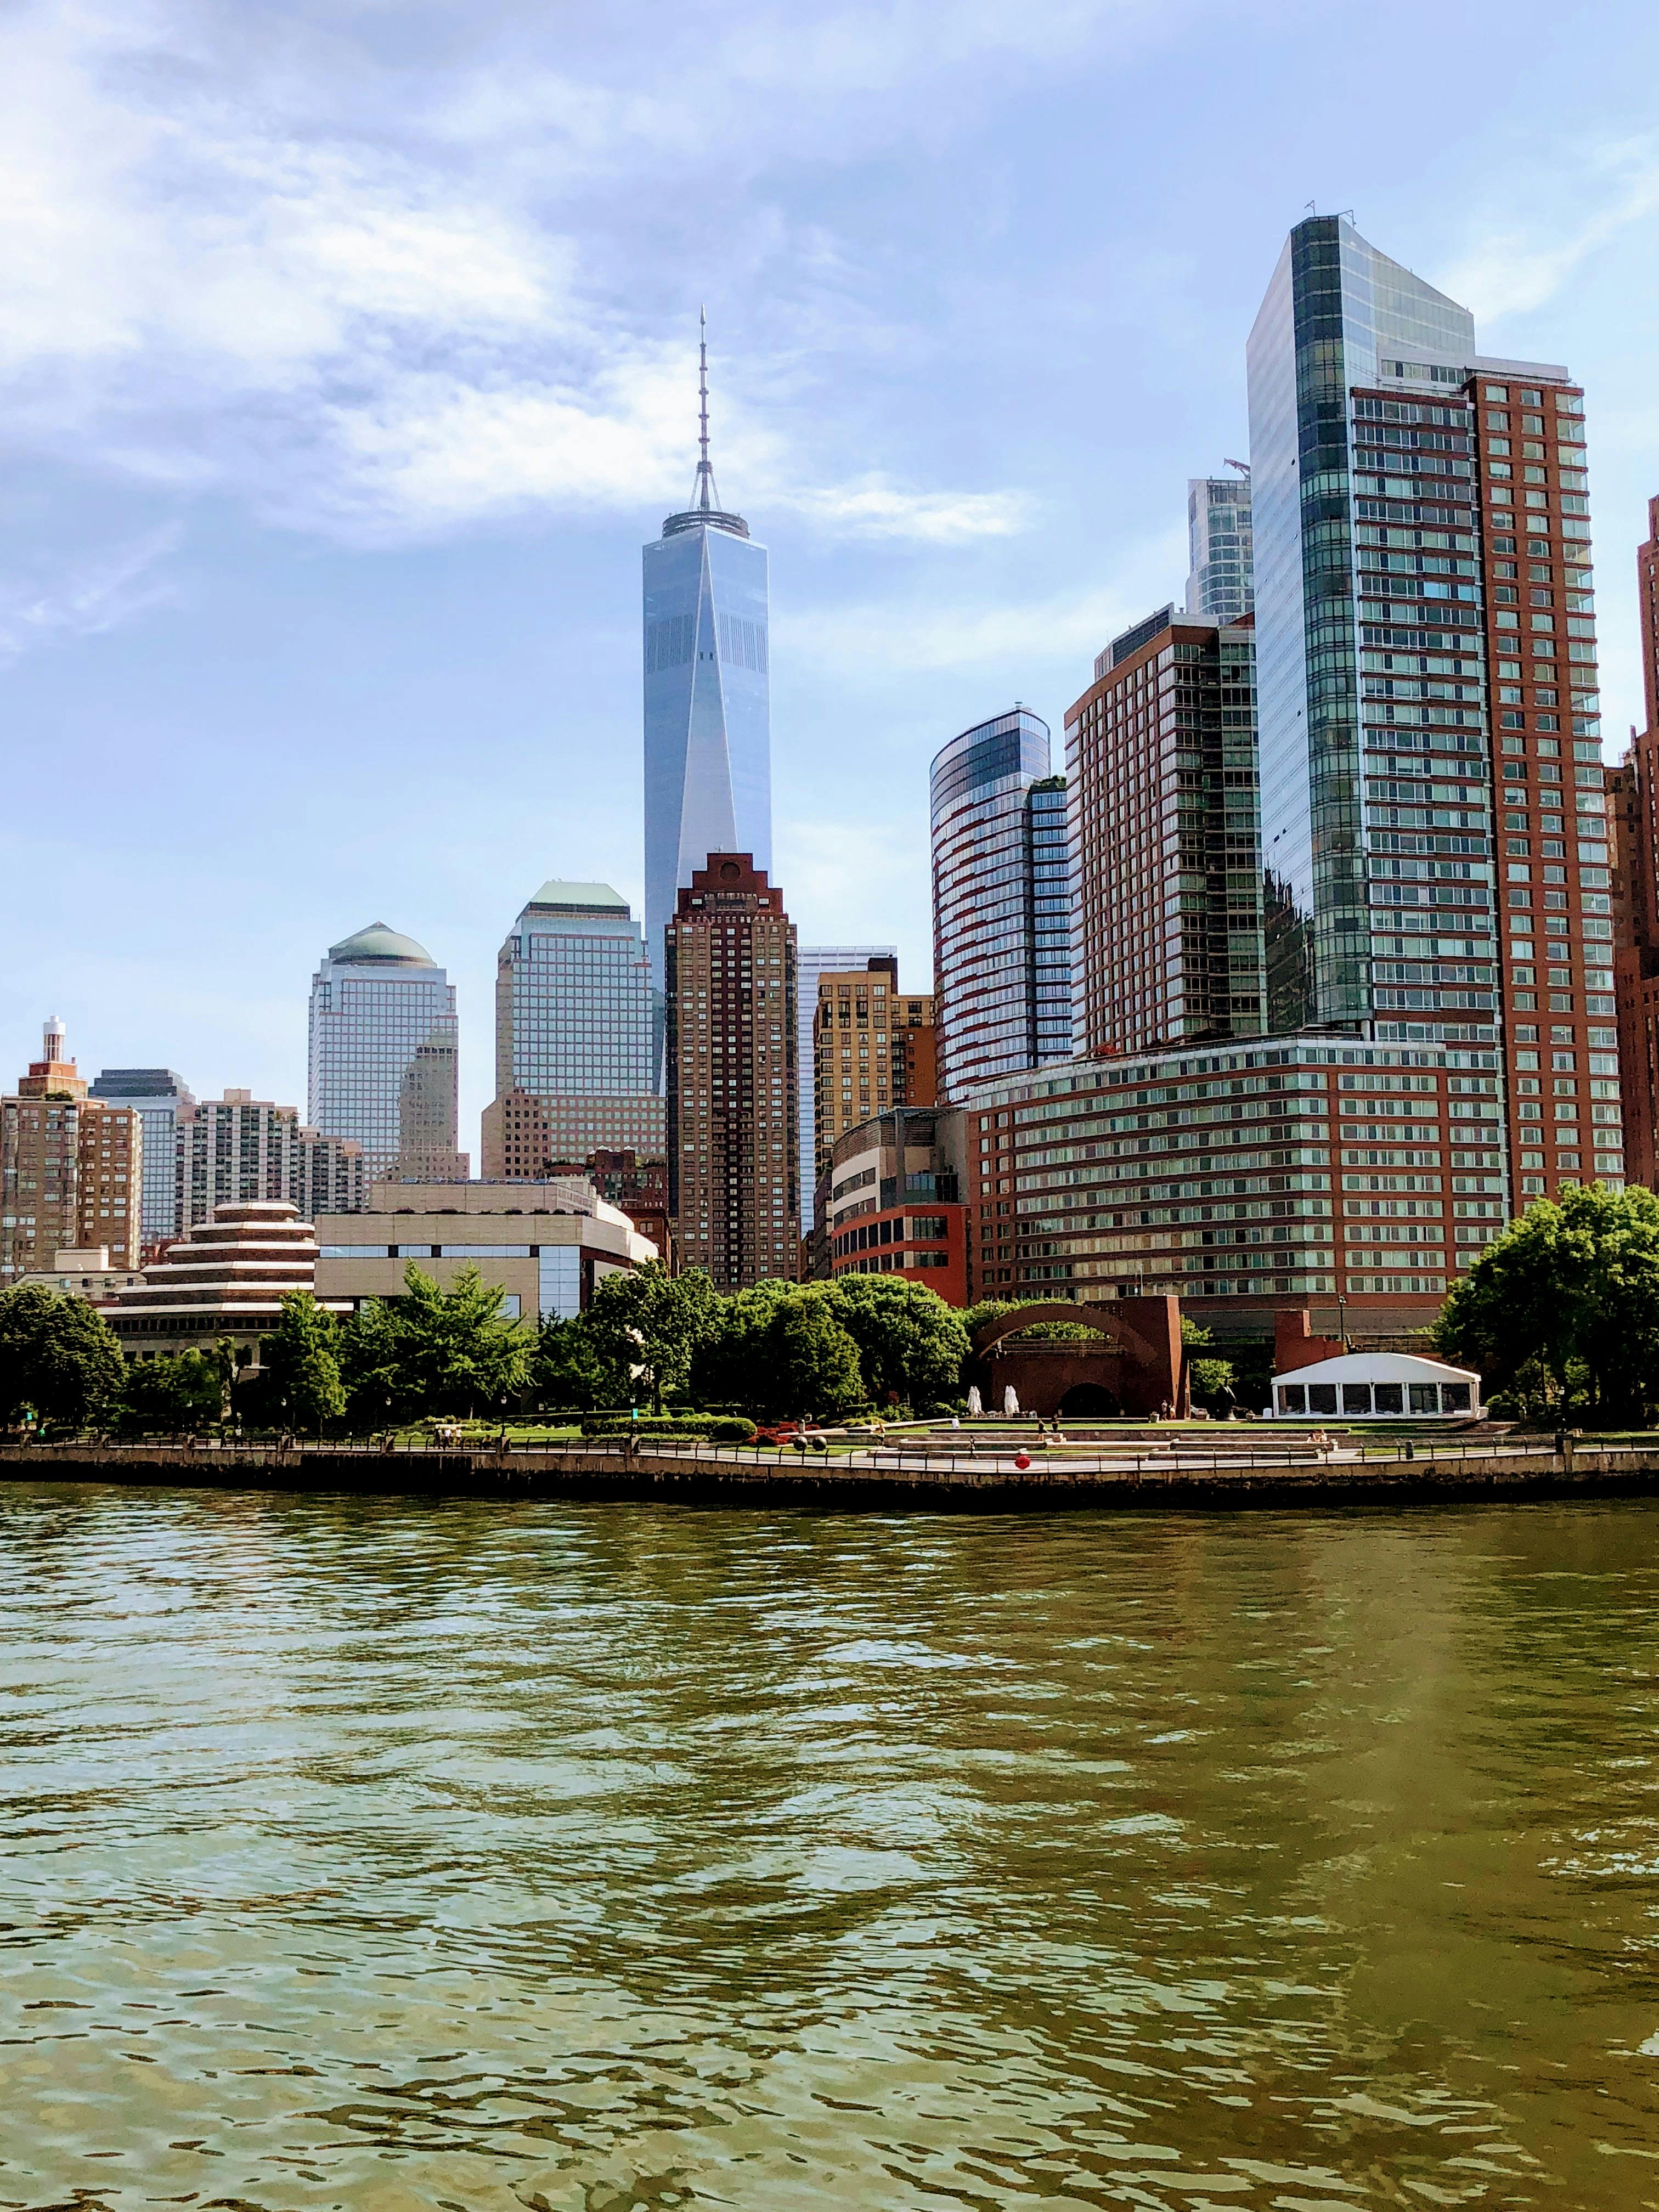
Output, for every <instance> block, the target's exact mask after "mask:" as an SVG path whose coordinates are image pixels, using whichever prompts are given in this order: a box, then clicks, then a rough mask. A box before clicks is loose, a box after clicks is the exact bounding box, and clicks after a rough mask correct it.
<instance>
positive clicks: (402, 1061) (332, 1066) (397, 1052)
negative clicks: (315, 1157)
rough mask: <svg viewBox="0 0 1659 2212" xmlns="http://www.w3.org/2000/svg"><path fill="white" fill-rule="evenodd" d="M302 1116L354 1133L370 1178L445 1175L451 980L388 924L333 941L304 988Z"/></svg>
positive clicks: (441, 1178)
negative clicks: (306, 1035)
mask: <svg viewBox="0 0 1659 2212" xmlns="http://www.w3.org/2000/svg"><path fill="white" fill-rule="evenodd" d="M310 1042H311V1052H310V1083H309V1088H308V1093H307V1097H308V1104H307V1120H308V1121H309V1122H310V1124H311V1126H312V1127H313V1128H316V1129H319V1130H320V1131H322V1133H324V1135H325V1136H330V1137H355V1138H356V1140H357V1142H358V1143H359V1144H360V1145H361V1146H362V1148H363V1162H364V1166H365V1169H366V1170H367V1172H368V1175H369V1176H396V1177H398V1178H399V1179H400V1180H403V1181H413V1182H453V1180H454V1179H455V1178H456V1177H457V1176H463V1177H464V1176H465V1174H466V1171H467V1160H466V1158H465V1154H463V1153H461V1152H457V1150H456V1148H455V1147H456V1136H457V1122H458V1108H457V1069H456V1058H457V1050H458V1033H457V1025H456V1019H455V987H454V985H453V983H451V981H449V979H448V977H447V975H445V973H444V971H443V969H441V968H440V967H439V966H437V964H436V963H435V962H434V960H433V957H432V956H431V954H430V953H429V952H428V951H426V950H425V949H424V947H423V946H422V945H417V944H416V942H415V940H414V939H413V938H412V937H404V936H403V935H401V934H400V933H399V932H398V931H397V930H395V929H388V928H387V927H386V924H385V922H383V921H376V922H371V923H370V924H369V926H368V928H367V929H360V930H359V931H358V932H357V933H356V936H355V937H348V938H346V939H343V940H342V942H341V943H340V944H338V945H330V947H329V949H328V952H327V955H326V957H325V958H324V959H323V960H322V961H321V962H319V965H318V969H317V973H316V975H315V976H314V977H313V980H312V986H311V1040H310Z"/></svg>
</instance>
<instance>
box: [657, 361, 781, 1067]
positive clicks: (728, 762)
mask: <svg viewBox="0 0 1659 2212" xmlns="http://www.w3.org/2000/svg"><path fill="white" fill-rule="evenodd" d="M701 395H702V411H701V436H700V439H699V450H700V455H701V458H700V459H699V460H698V463H697V473H696V484H695V486H694V488H693V491H692V503H691V505H690V507H688V508H687V509H685V511H684V513H679V514H671V515H670V516H669V517H668V519H667V520H666V521H665V523H664V524H663V526H662V536H661V537H660V538H659V539H657V540H656V541H655V543H654V544H649V545H647V547H646V548H645V551H644V568H645V579H644V580H645V607H644V615H645V632H644V646H645V933H646V949H647V954H648V957H649V959H650V964H651V980H652V985H653V989H654V990H655V992H656V993H657V994H658V1000H657V1003H658V1005H659V1006H660V1004H661V993H662V989H663V983H664V973H665V968H664V959H665V956H664V939H663V932H664V930H665V928H666V927H667V925H668V924H669V922H671V921H672V920H673V918H674V914H675V908H676V904H677V902H678V896H679V893H680V891H681V890H684V889H685V888H687V887H689V886H690V882H691V878H692V875H693V872H695V871H696V869H698V868H701V867H702V866H704V865H705V864H706V863H707V861H708V856H709V854H711V853H746V854H749V855H750V858H751V860H753V863H754V865H755V866H756V867H757V869H759V870H760V871H761V872H763V873H765V872H768V871H769V869H770V867H771V865H772V723H771V688H770V683H769V673H768V668H769V649H770V641H769V635H768V601H767V562H766V549H765V547H764V546H763V545H757V544H756V543H755V541H754V540H753V538H750V535H749V525H748V524H747V523H746V522H745V521H744V519H743V517H742V516H741V515H740V514H732V513H729V512H727V511H726V509H724V508H722V507H720V503H719V497H718V495H717V493H716V491H715V489H714V471H713V469H712V467H711V466H710V464H709V459H708V348H707V345H706V344H705V345H704V346H703V348H702V379H701ZM659 1033H660V1024H659ZM657 1058H658V1067H659V1070H660V1048H659V1050H658V1054H657Z"/></svg>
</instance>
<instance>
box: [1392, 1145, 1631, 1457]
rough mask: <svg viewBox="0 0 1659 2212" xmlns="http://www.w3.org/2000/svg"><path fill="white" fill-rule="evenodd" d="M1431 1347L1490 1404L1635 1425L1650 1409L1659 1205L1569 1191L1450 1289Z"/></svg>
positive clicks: (1598, 1187)
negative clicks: (1505, 1399)
mask: <svg viewBox="0 0 1659 2212" xmlns="http://www.w3.org/2000/svg"><path fill="white" fill-rule="evenodd" d="M1435 1342H1436V1345H1437V1347H1438V1349H1439V1350H1440V1352H1442V1353H1443V1355H1444V1357H1445V1358H1448V1359H1451V1360H1454V1361H1455V1362H1456V1363H1457V1364H1459V1365H1460V1366H1464V1367H1473V1368H1475V1369H1477V1370H1479V1371H1480V1376H1481V1377H1482V1379H1483V1381H1484V1383H1485V1384H1486V1394H1487V1395H1488V1396H1489V1397H1490V1396H1494V1395H1498V1394H1499V1393H1503V1394H1505V1395H1510V1396H1512V1397H1514V1398H1515V1399H1516V1400H1517V1401H1520V1402H1522V1403H1523V1404H1527V1405H1528V1406H1530V1407H1533V1408H1534V1410H1537V1411H1541V1412H1544V1411H1550V1412H1559V1411H1560V1410H1563V1409H1565V1408H1566V1407H1569V1406H1571V1405H1582V1406H1583V1407H1584V1409H1585V1410H1586V1411H1587V1412H1590V1413H1595V1415H1596V1416H1597V1417H1598V1418H1600V1419H1605V1420H1608V1421H1617V1420H1628V1421H1645V1420H1646V1419H1648V1418H1649V1416H1650V1413H1652V1411H1653V1410H1654V1407H1655V1406H1656V1402H1659V1199H1656V1198H1655V1196H1654V1195H1653V1194H1652V1192H1651V1191H1647V1190H1643V1189H1640V1188H1636V1187H1632V1188H1630V1189H1628V1190H1617V1191H1615V1190H1608V1189H1607V1188H1605V1187H1604V1186H1603V1185H1602V1184H1601V1183H1592V1184H1589V1185H1587V1186H1582V1187H1581V1186H1580V1185H1578V1184H1576V1183H1569V1184H1568V1185H1567V1186H1566V1187H1565V1189H1563V1190H1562V1192H1561V1193H1560V1195H1559V1198H1558V1199H1557V1200H1555V1201H1554V1202H1553V1203H1552V1202H1551V1201H1550V1200H1547V1199H1538V1200H1534V1203H1533V1204H1532V1205H1531V1206H1528V1209H1527V1211H1526V1212H1525V1213H1524V1214H1523V1215H1522V1218H1521V1219H1520V1220H1518V1221H1516V1222H1513V1223H1511V1225H1510V1227H1509V1228H1508V1229H1507V1230H1506V1231H1504V1235H1503V1236H1502V1237H1499V1238H1498V1242H1497V1243H1495V1244H1489V1245H1488V1246H1487V1247H1486V1250H1485V1251H1484V1252H1483V1253H1482V1254H1481V1255H1480V1258H1479V1259H1478V1260H1477V1261H1475V1263H1474V1266H1473V1267H1471V1268H1470V1270H1469V1272H1468V1274H1467V1275H1465V1276H1463V1277H1462V1279H1460V1280H1459V1281H1457V1282H1455V1283H1454V1284H1453V1285H1452V1287H1451V1290H1450V1291H1449V1293H1448V1294H1447V1297H1446V1302H1445V1304H1444V1305H1443V1307H1442V1308H1441V1310H1440V1318H1439V1321H1438V1322H1437V1325H1436V1328H1435Z"/></svg>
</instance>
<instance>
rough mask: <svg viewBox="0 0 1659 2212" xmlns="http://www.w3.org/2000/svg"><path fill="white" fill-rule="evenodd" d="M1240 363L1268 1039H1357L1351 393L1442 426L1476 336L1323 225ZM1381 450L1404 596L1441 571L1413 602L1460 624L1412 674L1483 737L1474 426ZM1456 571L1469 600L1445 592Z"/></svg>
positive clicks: (1364, 247) (1482, 826) (1412, 437)
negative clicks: (1398, 519)
mask: <svg viewBox="0 0 1659 2212" xmlns="http://www.w3.org/2000/svg"><path fill="white" fill-rule="evenodd" d="M1247 359H1248V366H1249V405H1250V469H1251V482H1250V492H1251V509H1252V522H1253V537H1254V553H1255V637H1256V695H1257V714H1258V721H1259V728H1260V743H1261V844H1262V872H1263V889H1264V902H1263V925H1264V931H1265V937H1266V946H1267V1025H1268V1028H1269V1029H1270V1030H1272V1031H1273V1032H1275V1033H1282V1032H1284V1031H1286V1030H1296V1029H1298V1028H1301V1027H1303V1026H1304V1025H1307V1024H1318V1025H1320V1026H1329V1027H1335V1028H1343V1029H1353V1028H1358V1027H1359V1026H1361V1025H1363V1024H1365V1023H1367V1022H1368V1021H1369V1020H1370V1017H1371V1014H1372V1012H1373V1000H1372V980H1373V979H1372V975H1371V958H1372V946H1371V933H1372V922H1371V904H1372V889H1371V882H1370V877H1369V875H1368V865H1367V864H1368V851H1367V836H1366V817H1365V797H1364V776H1363V772H1362V766H1361V713H1360V704H1361V702H1360V692H1361V676H1362V657H1363V656H1364V643H1365V641H1364V638H1363V637H1362V635H1361V631H1362V619H1363V617H1362V608H1361V605H1360V601H1359V593H1358V590H1357V588H1356V586H1357V574H1356V568H1357V553H1358V548H1359V543H1360V538H1361V536H1362V534H1363V535H1364V536H1366V537H1368V538H1369V537H1374V536H1375V532H1372V531H1370V530H1369V529H1367V530H1365V531H1364V532H1362V531H1361V518H1360V516H1359V514H1358V513H1357V511H1356V501H1357V498H1358V489H1359V487H1358V481H1357V477H1356V472H1355V471H1356V453H1355V448H1356V445H1357V443H1358V439H1357V432H1358V428H1359V425H1360V410H1359V405H1358V400H1357V398H1356V394H1357V392H1360V391H1378V392H1390V393H1395V394H1399V395H1400V396H1401V398H1402V399H1403V398H1407V396H1409V397H1410V398H1412V399H1413V402H1420V403H1425V404H1428V406H1429V407H1430V410H1431V411H1432V410H1433V403H1434V398H1435V395H1436V394H1437V393H1438V394H1439V395H1440V398H1441V400H1442V401H1443V403H1447V404H1442V406H1441V407H1440V410H1439V411H1440V412H1441V413H1442V414H1443V415H1445V416H1448V418H1449V416H1450V414H1451V412H1452V411H1454V406H1455V404H1456V403H1459V401H1460V396H1461V389H1462V386H1463V385H1464V382H1465V380H1466V379H1467V378H1468V374H1469V373H1470V371H1471V369H1472V368H1473V366H1474V361H1475V351H1474V318H1473V316H1472V315H1470V313H1468V310H1467V309H1466V308H1463V307H1459V306H1458V305H1457V304H1456V302H1455V301H1452V300H1449V299H1447V298H1446V297H1445V295H1443V293H1440V292H1437V291H1436V290H1435V289H1433V287H1432V286H1431V285H1429V284H1425V283H1424V282H1423V280H1422V279H1421V277H1419V276H1413V274H1412V272H1411V271H1410V270H1408V269H1405V268H1402V267H1401V264H1399V263H1398V262H1396V261H1391V260H1389V258H1388V256H1387V255H1386V254H1383V253H1379V252H1377V251H1376V248H1375V247H1374V246H1370V245H1368V244H1367V242H1366V241H1365V240H1364V239H1363V238H1362V237H1361V236H1360V235H1359V234H1358V231H1357V230H1356V229H1355V228H1354V227H1353V225H1352V223H1351V222H1348V221H1347V220H1346V217H1344V216H1315V217H1312V218H1310V220H1309V221H1308V222H1301V223H1298V224H1297V227H1296V228H1295V229H1294V230H1293V231H1292V232H1291V234H1290V237H1289V239H1288V240H1287V241H1286V243H1285V250H1284V252H1282V253H1281V254H1280V256H1279V265H1278V267H1277V269H1276V270H1274V272H1273V280H1272V282H1271V283H1270V284H1269V285H1268V287H1267V295H1266V297H1265V298H1264V300H1263V301H1262V303H1261V312H1260V313H1258V315H1257V317H1256V319H1255V327H1254V329H1253V330H1252V331H1251V333H1250V338H1249V348H1248V355H1247ZM1383 404H1385V403H1383V402H1379V404H1378V407H1377V410H1376V411H1377V416H1378V428H1379V429H1380V428H1382V427H1383V426H1382V420H1381V417H1382V406H1383ZM1419 411H1421V410H1420V408H1419ZM1436 441H1438V444H1437V443H1436ZM1377 442H1378V444H1379V446H1381V445H1382V444H1383V443H1384V442H1385V441H1384V440H1383V439H1382V438H1380V437H1379V439H1378V441H1377ZM1386 442H1387V443H1388V444H1390V445H1392V446H1394V447H1395V448H1396V449H1397V451H1398V453H1399V456H1400V478H1401V481H1400V497H1399V500H1398V501H1397V503H1398V504H1399V505H1400V507H1401V509H1402V514H1403V519H1404V520H1406V521H1407V522H1409V523H1411V524H1413V526H1414V527H1413V530H1411V531H1409V532H1407V533H1406V536H1405V537H1404V538H1402V539H1401V545H1402V549H1405V547H1406V540H1407V538H1409V539H1410V540H1411V544H1410V547H1409V560H1410V564H1411V567H1412V571H1413V580H1414V583H1413V594H1414V596H1415V595H1418V594H1419V586H1417V585H1416V582H1415V579H1416V577H1417V575H1418V572H1419V570H1420V571H1421V572H1422V573H1423V575H1424V577H1425V579H1426V577H1427V575H1428V574H1429V573H1430V571H1433V572H1434V573H1435V574H1436V581H1435V583H1434V584H1433V585H1429V584H1428V583H1427V582H1426V580H1425V582H1424V583H1423V584H1422V586H1420V594H1421V595H1422V596H1428V595H1429V594H1431V593H1432V595H1433V596H1434V597H1435V598H1436V599H1438V600H1440V601H1441V602H1443V605H1444V606H1445V607H1446V608H1447V609H1448V610H1449V612H1448V613H1447V614H1446V617H1445V620H1444V623H1443V626H1442V634H1438V642H1439V646H1440V650H1438V651H1437V652H1436V653H1434V654H1433V655H1432V656H1430V655H1428V654H1423V655H1419V658H1421V659H1422V660H1423V668H1422V670H1421V671H1413V672H1414V673H1420V674H1422V675H1423V676H1425V677H1432V678H1445V679H1449V680H1450V682H1451V683H1452V684H1455V685H1456V686H1457V687H1458V694H1457V696H1459V698H1460V699H1461V698H1462V693H1463V691H1464V690H1465V689H1467V691H1468V708H1469V710H1470V714H1471V721H1472V734H1473V733H1474V727H1479V726H1481V725H1482V724H1483V719H1484V704H1483V692H1482V687H1481V684H1480V659H1479V654H1478V630H1477V625H1478V624H1479V623H1480V614H1479V611H1478V606H1477V605H1476V603H1477V602H1478V601H1479V599H1480V586H1479V583H1478V581H1476V580H1475V579H1476V577H1477V574H1478V567H1477V563H1476V562H1475V560H1474V557H1473V556H1474V554H1475V552H1476V550H1477V549H1476V546H1475V543H1474V537H1473V532H1474V527H1475V516H1474V487H1473V484H1472V483H1471V477H1472V473H1473V471H1472V461H1471V459H1470V458H1468V457H1469V456H1470V454H1471V444H1470V440H1469V437H1468V430H1467V426H1460V425H1458V424H1454V423H1452V422H1450V421H1449V419H1448V420H1447V421H1446V422H1443V423H1442V424H1438V425H1431V428H1430V435H1429V439H1428V443H1427V445H1425V443H1424V440H1423V437H1422V435H1421V434H1419V433H1418V432H1415V431H1408V430H1406V429H1405V428H1403V427H1401V428H1392V429H1391V431H1390V434H1389V436H1388V438H1387V440H1386ZM1431 448H1432V449H1433V459H1432V463H1431V459H1430V452H1431ZM1440 448H1443V449H1444V466H1443V467H1442V466H1441V459H1442V455H1441V451H1440ZM1454 449H1455V450H1454ZM1408 458H1409V459H1410V460H1411V468H1410V470H1409V471H1408V470H1407V459H1408ZM1425 471H1431V473H1430V474H1428V475H1426V476H1425V473H1424V472H1425ZM1413 476H1414V477H1415V483H1413V481H1411V478H1412V477H1413ZM1380 481H1381V480H1380V479H1379V482H1380ZM1368 483H1369V479H1368ZM1425 499H1427V500H1431V501H1434V504H1433V505H1432V506H1431V507H1425V505H1424V501H1425ZM1425 525H1426V526H1427V527H1426V528H1423V527H1420V526H1425ZM1428 548H1432V549H1433V550H1432V553H1429V552H1427V551H1426V550H1419V549H1428ZM1460 554H1462V555H1463V556H1466V557H1465V558H1463V559H1462V560H1460V558H1459V557H1458V556H1459V555H1460ZM1406 558H1407V553H1406V551H1405V550H1402V555H1401V562H1402V564H1403V562H1404V561H1405V560H1406ZM1459 574H1467V577H1468V581H1467V582H1466V583H1465V584H1463V585H1462V586H1460V585H1458V584H1457V583H1456V582H1455V581H1454V580H1453V579H1454V577H1455V576H1456V575H1459ZM1442 575H1443V576H1444V577H1445V579H1446V580H1445V582H1444V583H1441V582H1440V581H1439V578H1440V576H1442ZM1464 602H1467V603H1468V604H1467V606H1465V605H1464ZM1437 619H1438V617H1437ZM1464 627H1467V629H1468V633H1469V635H1468V637H1467V638H1464V637H1463V636H1462V629H1463V628H1464ZM1431 658H1432V662H1433V665H1431ZM1367 665H1368V664H1367ZM1481 735H1482V737H1483V738H1484V729H1483V728H1482V729H1481ZM1477 811H1480V812H1481V813H1482V815H1483V818H1482V819H1481V820H1480V822H1479V823H1476V824H1474V825H1473V826H1474V827H1475V828H1476V829H1477V832H1478V836H1477V842H1478V843H1479V844H1480V848H1481V849H1482V851H1487V850H1489V846H1490V829H1491V824H1490V822H1489V820H1486V819H1485V818H1484V815H1485V813H1486V802H1485V800H1484V799H1483V800H1482V804H1481V806H1480V809H1479V810H1477ZM1451 826H1464V825H1461V824H1455V825H1451ZM1485 872H1486V873H1487V874H1488V875H1489V874H1490V863H1489V862H1488V863H1487V864H1486V869H1485ZM1378 889H1379V891H1380V884H1379V886H1378Z"/></svg>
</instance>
